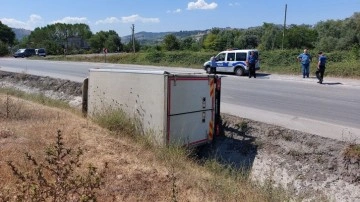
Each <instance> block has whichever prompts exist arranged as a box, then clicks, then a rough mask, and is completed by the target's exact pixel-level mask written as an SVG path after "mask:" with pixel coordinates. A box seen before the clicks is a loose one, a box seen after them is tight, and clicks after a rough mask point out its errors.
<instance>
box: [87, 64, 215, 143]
mask: <svg viewBox="0 0 360 202" xmlns="http://www.w3.org/2000/svg"><path fill="white" fill-rule="evenodd" d="M220 83H221V78H220V77H218V76H216V75H212V74H194V73H169V72H166V71H144V70H120V69H90V70H89V77H88V79H86V80H85V81H84V86H85V89H84V95H83V99H84V100H85V102H84V103H83V110H84V111H86V112H87V114H88V115H89V116H90V117H91V116H94V115H96V114H99V113H100V114H101V113H106V111H108V110H116V109H121V110H122V111H124V112H125V113H126V114H127V115H128V116H129V117H130V118H132V119H133V120H137V121H138V122H139V124H140V126H141V128H142V130H143V131H142V132H143V133H144V134H148V135H150V138H151V139H152V140H153V141H154V142H156V143H157V144H160V145H172V144H176V145H183V146H191V147H193V146H198V145H201V144H205V143H209V142H211V141H212V140H213V136H214V135H216V134H218V133H219V122H220V86H221V84H220ZM86 88H87V89H86Z"/></svg>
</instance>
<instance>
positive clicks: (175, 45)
mask: <svg viewBox="0 0 360 202" xmlns="http://www.w3.org/2000/svg"><path fill="white" fill-rule="evenodd" d="M163 47H164V49H165V50H167V51H174V50H180V42H179V40H178V39H177V38H176V36H175V35H173V34H168V35H166V36H165V37H164V40H163Z"/></svg>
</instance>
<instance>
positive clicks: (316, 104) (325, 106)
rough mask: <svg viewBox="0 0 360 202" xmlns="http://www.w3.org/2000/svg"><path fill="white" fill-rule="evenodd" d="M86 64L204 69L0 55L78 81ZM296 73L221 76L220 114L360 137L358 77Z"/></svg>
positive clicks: (27, 69)
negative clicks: (318, 77) (355, 78)
mask: <svg viewBox="0 0 360 202" xmlns="http://www.w3.org/2000/svg"><path fill="white" fill-rule="evenodd" d="M90 68H122V69H147V70H149V69H156V70H166V71H170V72H195V73H204V71H203V70H201V69H187V68H165V67H155V66H140V65H119V64H109V63H88V62H58V61H44V60H28V59H23V58H17V59H15V58H0V70H3V71H12V72H24V73H28V74H36V75H40V76H50V77H56V78H63V79H69V80H73V81H79V82H81V81H83V79H84V78H86V77H87V75H88V69H90ZM316 81H317V80H316V78H314V77H311V78H307V79H303V78H302V77H301V75H300V74H299V75H295V76H281V75H269V74H261V73H260V74H258V76H257V78H256V79H254V78H252V79H249V78H247V77H237V76H232V75H223V77H222V92H221V112H223V113H228V114H233V115H236V116H240V117H244V118H249V119H253V120H257V121H261V122H266V123H270V124H276V125H280V126H284V127H286V128H289V129H296V130H300V131H303V132H309V133H312V134H316V135H321V136H324V137H330V138H334V139H339V140H347V141H360V81H359V80H351V79H340V78H327V77H325V79H324V83H323V85H320V84H317V83H316Z"/></svg>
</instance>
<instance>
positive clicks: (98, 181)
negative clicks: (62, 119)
mask: <svg viewBox="0 0 360 202" xmlns="http://www.w3.org/2000/svg"><path fill="white" fill-rule="evenodd" d="M73 154H75V155H73ZM82 154H83V152H82V150H81V149H80V148H79V149H78V150H77V151H76V152H73V150H72V149H69V148H65V147H64V143H63V141H62V134H61V131H60V130H59V131H58V132H57V139H56V143H55V144H54V145H53V146H51V147H49V148H47V149H46V152H45V161H44V162H38V161H37V160H36V159H35V158H34V157H32V156H31V154H29V153H26V154H25V155H26V159H27V160H28V162H29V163H30V165H31V166H32V167H33V169H32V170H28V171H25V172H22V171H20V169H19V168H17V167H16V165H15V164H14V162H12V161H8V162H7V164H8V166H9V167H10V168H11V170H12V173H13V175H14V176H15V177H16V178H17V181H18V183H17V190H16V191H15V193H14V197H12V198H14V199H16V201H59V202H61V201H64V202H65V201H96V199H97V196H96V194H97V192H96V191H97V190H100V189H101V186H102V185H103V177H104V174H105V170H106V168H107V164H105V169H104V171H103V172H98V171H97V168H96V167H94V166H92V165H89V166H88V172H87V173H86V174H85V175H79V174H76V169H77V168H79V167H80V166H81V163H80V156H81V155H82ZM8 194H9V195H11V194H10V192H8ZM2 198H4V199H6V198H10V197H9V196H2Z"/></svg>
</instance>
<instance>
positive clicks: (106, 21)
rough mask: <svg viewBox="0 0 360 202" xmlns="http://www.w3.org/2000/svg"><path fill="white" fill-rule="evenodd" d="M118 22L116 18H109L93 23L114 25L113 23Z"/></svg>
mask: <svg viewBox="0 0 360 202" xmlns="http://www.w3.org/2000/svg"><path fill="white" fill-rule="evenodd" d="M119 22H120V20H119V19H118V18H116V17H109V18H105V20H98V21H96V22H95V25H98V24H115V23H119Z"/></svg>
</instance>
